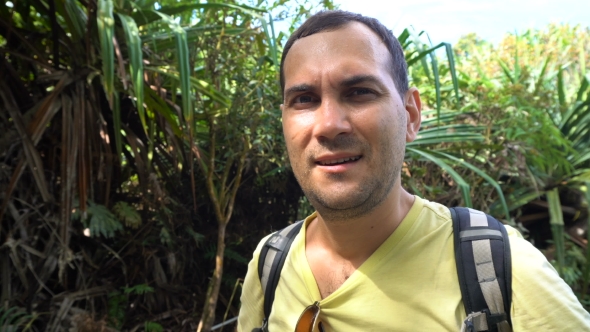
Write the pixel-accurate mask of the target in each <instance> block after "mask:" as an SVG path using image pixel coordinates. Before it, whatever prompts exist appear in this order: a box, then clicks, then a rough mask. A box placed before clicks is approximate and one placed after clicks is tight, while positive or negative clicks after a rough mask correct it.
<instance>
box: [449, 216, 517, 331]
mask: <svg viewBox="0 0 590 332" xmlns="http://www.w3.org/2000/svg"><path fill="white" fill-rule="evenodd" d="M450 210H451V216H452V218H453V233H454V238H455V260H456V262H457V274H458V275H459V284H460V286H461V295H462V296H463V304H464V305H465V312H466V313H467V318H466V319H465V321H464V322H463V326H462V327H461V331H498V332H510V331H512V327H511V320H510V304H511V302H512V284H511V283H512V265H511V262H510V243H509V241H508V234H507V233H506V228H505V227H504V225H502V223H501V222H499V221H498V220H496V219H495V218H494V217H492V216H490V215H487V214H485V213H483V212H481V211H477V210H473V209H469V208H461V207H455V208H450Z"/></svg>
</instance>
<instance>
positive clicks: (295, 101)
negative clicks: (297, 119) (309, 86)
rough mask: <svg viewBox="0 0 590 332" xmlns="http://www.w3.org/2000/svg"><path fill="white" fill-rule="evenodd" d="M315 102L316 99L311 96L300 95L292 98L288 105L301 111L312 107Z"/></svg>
mask: <svg viewBox="0 0 590 332" xmlns="http://www.w3.org/2000/svg"><path fill="white" fill-rule="evenodd" d="M317 102H318V98H317V97H315V96H314V95H313V94H301V95H299V96H295V97H293V98H292V99H291V100H290V102H289V105H290V107H293V108H294V109H298V110H303V109H308V108H310V107H312V106H313V105H314V104H316V103H317Z"/></svg>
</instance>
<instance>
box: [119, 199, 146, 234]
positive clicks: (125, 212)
mask: <svg viewBox="0 0 590 332" xmlns="http://www.w3.org/2000/svg"><path fill="white" fill-rule="evenodd" d="M113 212H114V213H115V215H116V216H117V218H119V220H121V221H122V222H123V223H125V226H127V227H130V228H133V229H137V228H138V227H139V226H140V225H141V216H140V215H139V213H138V212H137V210H136V209H135V208H134V207H132V206H131V205H129V204H128V203H127V202H123V201H121V202H117V203H116V204H115V206H113Z"/></svg>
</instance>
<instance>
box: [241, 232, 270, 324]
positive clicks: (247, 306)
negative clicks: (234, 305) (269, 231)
mask: <svg viewBox="0 0 590 332" xmlns="http://www.w3.org/2000/svg"><path fill="white" fill-rule="evenodd" d="M269 236H270V235H269ZM269 236H266V237H265V238H263V239H262V240H261V241H260V243H258V246H257V247H256V250H255V251H254V255H253V257H252V260H251V261H250V263H248V272H247V273H246V278H244V284H243V285H242V296H241V298H240V301H241V306H240V314H239V315H238V332H252V329H254V328H257V327H261V325H262V320H263V319H264V295H263V294H262V286H261V285H260V277H259V276H258V257H259V256H260V251H261V249H262V246H263V245H264V243H265V242H266V240H267V239H268V238H269Z"/></svg>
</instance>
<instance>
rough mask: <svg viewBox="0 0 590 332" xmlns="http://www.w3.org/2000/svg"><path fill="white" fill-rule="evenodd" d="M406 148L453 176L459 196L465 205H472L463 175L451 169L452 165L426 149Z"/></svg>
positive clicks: (467, 185)
mask: <svg viewBox="0 0 590 332" xmlns="http://www.w3.org/2000/svg"><path fill="white" fill-rule="evenodd" d="M406 150H407V151H408V152H410V153H413V154H416V155H418V156H420V157H422V158H423V159H425V160H427V161H430V162H433V163H434V164H435V165H437V166H438V167H440V168H441V169H442V170H443V171H445V172H447V173H448V174H449V175H450V176H451V177H452V178H453V180H455V182H456V183H457V185H458V186H459V190H461V196H462V197H463V201H464V203H465V206H467V207H472V203H471V193H470V189H469V184H468V183H467V182H466V181H465V180H464V179H463V177H462V176H461V175H459V173H457V172H456V171H455V170H454V169H453V167H451V166H450V165H449V164H447V163H445V162H444V161H443V160H442V159H440V158H438V157H436V156H434V155H433V154H432V153H430V152H427V151H424V150H421V149H416V148H412V147H406Z"/></svg>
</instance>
